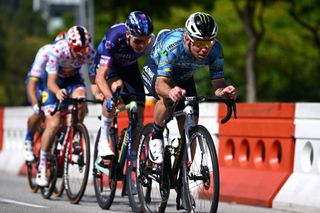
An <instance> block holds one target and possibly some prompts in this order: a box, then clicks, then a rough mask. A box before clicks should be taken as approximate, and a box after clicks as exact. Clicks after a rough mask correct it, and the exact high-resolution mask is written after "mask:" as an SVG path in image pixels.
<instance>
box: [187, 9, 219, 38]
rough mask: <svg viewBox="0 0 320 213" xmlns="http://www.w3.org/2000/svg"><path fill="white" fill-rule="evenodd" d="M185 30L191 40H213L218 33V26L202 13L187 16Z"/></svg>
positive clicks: (211, 18) (207, 15)
mask: <svg viewBox="0 0 320 213" xmlns="http://www.w3.org/2000/svg"><path fill="white" fill-rule="evenodd" d="M185 30H186V32H187V34H188V35H190V36H191V37H193V38H198V39H202V40H213V39H214V38H215V37H216V36H217V33H218V25H217V23H216V22H215V20H214V18H213V17H212V16H211V15H209V14H207V13H203V12H196V13H193V14H191V15H190V16H189V18H188V20H187V21H186V24H185Z"/></svg>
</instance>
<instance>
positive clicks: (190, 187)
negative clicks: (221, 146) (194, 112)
mask: <svg viewBox="0 0 320 213" xmlns="http://www.w3.org/2000/svg"><path fill="white" fill-rule="evenodd" d="M189 137H190V141H191V147H194V150H195V151H194V153H193V154H192V155H193V159H192V160H191V161H192V165H191V167H190V168H188V166H187V164H188V161H189V160H188V159H187V158H188V157H187V149H186V148H185V149H184V157H183V164H182V186H183V191H182V196H183V197H184V199H185V205H186V210H187V211H188V212H210V213H216V212H217V209H218V203H219V190H220V178H219V165H218V158H217V152H216V149H215V146H214V142H213V140H212V137H211V135H210V133H209V132H208V130H207V129H206V128H205V127H204V126H201V125H197V126H195V127H193V128H192V129H191V130H190V133H189ZM205 157H210V159H206V160H201V159H203V158H205ZM199 162H200V164H201V165H198V163H199ZM205 162H208V164H207V165H203V164H202V163H205ZM210 167H211V168H210ZM197 170H200V171H197ZM201 179H202V180H201ZM203 208H204V209H203Z"/></svg>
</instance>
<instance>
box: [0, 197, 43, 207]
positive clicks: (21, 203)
mask: <svg viewBox="0 0 320 213" xmlns="http://www.w3.org/2000/svg"><path fill="white" fill-rule="evenodd" d="M0 202H5V203H12V204H18V205H22V206H30V207H35V208H49V207H47V206H39V205H35V204H30V203H24V202H19V201H15V200H9V199H5V198H1V197H0Z"/></svg>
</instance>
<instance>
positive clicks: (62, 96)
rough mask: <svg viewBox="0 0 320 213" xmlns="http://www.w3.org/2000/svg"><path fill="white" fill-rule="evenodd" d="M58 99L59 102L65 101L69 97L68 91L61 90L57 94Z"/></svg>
mask: <svg viewBox="0 0 320 213" xmlns="http://www.w3.org/2000/svg"><path fill="white" fill-rule="evenodd" d="M56 97H57V99H58V100H63V99H65V98H66V97H67V90H66V89H60V90H59V91H58V92H57V94H56Z"/></svg>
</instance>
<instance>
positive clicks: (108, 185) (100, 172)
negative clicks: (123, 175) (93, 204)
mask: <svg viewBox="0 0 320 213" xmlns="http://www.w3.org/2000/svg"><path fill="white" fill-rule="evenodd" d="M100 134H101V129H99V132H98V134H97V138H96V142H95V145H94V153H93V185H94V192H95V195H96V199H97V202H98V204H99V206H100V208H102V209H109V208H110V206H111V205H112V203H113V199H114V196H115V193H116V189H117V178H116V173H115V165H116V163H117V162H116V159H117V157H116V158H113V159H111V160H108V162H106V164H105V165H104V167H103V168H102V167H100V166H99V164H98V163H99V162H98V160H99V159H97V158H98V144H99V140H100ZM116 137H117V133H116V130H115V129H114V128H111V129H110V138H111V142H112V147H113V149H115V147H116V144H117V143H116ZM114 153H115V154H116V156H117V151H115V150H114Z"/></svg>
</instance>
